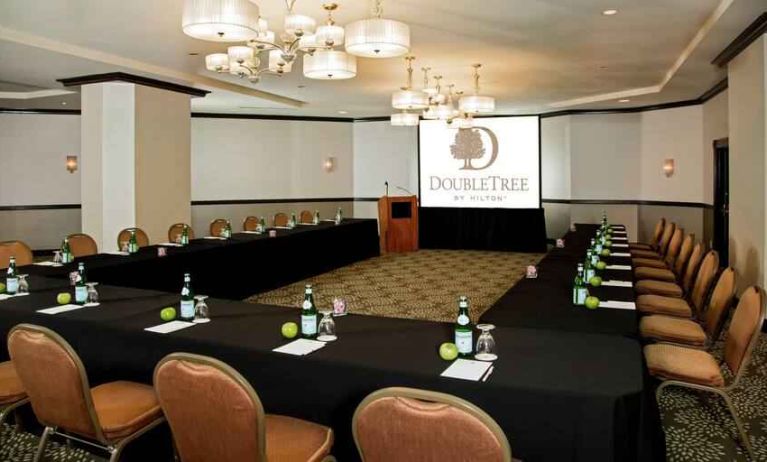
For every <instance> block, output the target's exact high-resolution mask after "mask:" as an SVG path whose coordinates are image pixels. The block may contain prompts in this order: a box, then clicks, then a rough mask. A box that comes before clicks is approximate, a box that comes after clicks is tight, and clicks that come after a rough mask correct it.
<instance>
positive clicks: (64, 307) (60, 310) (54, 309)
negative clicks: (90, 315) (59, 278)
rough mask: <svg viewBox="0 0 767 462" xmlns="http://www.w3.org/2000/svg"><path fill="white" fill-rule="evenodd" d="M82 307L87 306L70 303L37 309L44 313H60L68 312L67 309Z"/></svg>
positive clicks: (72, 309)
mask: <svg viewBox="0 0 767 462" xmlns="http://www.w3.org/2000/svg"><path fill="white" fill-rule="evenodd" d="M80 308H85V305H75V304H74V303H70V304H68V305H59V306H54V307H52V308H45V309H42V310H37V312H38V313H43V314H59V313H66V312H67V311H74V310H79V309H80Z"/></svg>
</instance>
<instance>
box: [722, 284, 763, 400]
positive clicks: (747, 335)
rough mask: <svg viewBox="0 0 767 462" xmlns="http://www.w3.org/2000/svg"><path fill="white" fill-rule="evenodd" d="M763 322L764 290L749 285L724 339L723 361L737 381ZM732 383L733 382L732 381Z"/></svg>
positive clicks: (746, 363)
mask: <svg viewBox="0 0 767 462" xmlns="http://www.w3.org/2000/svg"><path fill="white" fill-rule="evenodd" d="M763 322H764V291H763V290H762V289H761V288H759V287H757V286H751V287H749V288H748V289H746V291H745V292H743V294H742V295H741V296H740V302H739V303H738V307H737V308H735V313H734V314H733V315H732V321H730V328H729V329H728V330H727V338H726V339H725V340H724V361H725V362H726V363H727V367H729V368H730V371H732V373H733V374H735V381H734V382H737V381H738V379H739V378H740V376H741V375H742V372H743V371H744V370H745V368H746V365H748V361H749V359H750V358H751V352H752V351H753V349H754V345H755V344H756V341H757V340H758V338H759V333H760V332H761V330H762V323H763ZM733 385H734V383H733Z"/></svg>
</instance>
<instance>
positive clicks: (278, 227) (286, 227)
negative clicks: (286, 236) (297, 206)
mask: <svg viewBox="0 0 767 462" xmlns="http://www.w3.org/2000/svg"><path fill="white" fill-rule="evenodd" d="M272 228H274V229H291V228H290V226H272Z"/></svg>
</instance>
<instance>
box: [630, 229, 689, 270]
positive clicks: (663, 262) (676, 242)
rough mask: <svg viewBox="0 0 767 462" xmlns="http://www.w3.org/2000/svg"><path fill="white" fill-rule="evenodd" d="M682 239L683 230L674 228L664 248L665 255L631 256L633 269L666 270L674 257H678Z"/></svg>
mask: <svg viewBox="0 0 767 462" xmlns="http://www.w3.org/2000/svg"><path fill="white" fill-rule="evenodd" d="M683 238H684V229H682V228H680V227H676V228H675V229H674V233H673V234H672V235H671V240H670V241H669V243H668V247H667V248H666V253H664V254H657V255H654V256H652V257H648V256H645V257H639V256H636V255H634V254H633V252H632V259H631V263H632V264H633V265H634V267H640V266H646V267H651V268H663V269H668V268H670V267H671V266H672V265H673V264H674V261H676V257H677V256H678V255H679V251H680V250H681V248H682V240H683Z"/></svg>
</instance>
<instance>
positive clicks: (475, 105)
mask: <svg viewBox="0 0 767 462" xmlns="http://www.w3.org/2000/svg"><path fill="white" fill-rule="evenodd" d="M472 67H474V94H473V95H469V96H464V97H462V98H461V99H460V100H459V101H458V107H459V108H460V109H461V111H462V112H465V113H468V114H484V113H488V112H493V111H495V98H493V97H492V96H481V95H480V94H479V68H480V67H482V65H481V64H474V65H473V66H472Z"/></svg>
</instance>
